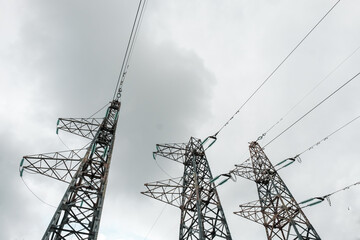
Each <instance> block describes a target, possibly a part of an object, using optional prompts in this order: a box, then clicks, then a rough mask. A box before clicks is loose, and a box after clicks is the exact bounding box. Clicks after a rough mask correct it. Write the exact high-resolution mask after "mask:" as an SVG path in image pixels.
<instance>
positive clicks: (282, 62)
mask: <svg viewBox="0 0 360 240" xmlns="http://www.w3.org/2000/svg"><path fill="white" fill-rule="evenodd" d="M339 2H340V0H338V1H337V2H336V3H335V4H334V5H333V6H332V7H331V8H330V9H329V10H328V11H327V12H326V14H325V15H324V16H323V17H322V18H321V19H320V20H319V21H318V22H317V23H316V24H315V26H314V27H313V28H312V29H311V30H310V31H309V32H308V33H307V34H306V35H305V37H304V38H302V39H301V41H300V42H299V43H298V44H297V45H296V46H295V47H294V48H293V50H292V51H291V52H290V53H289V54H288V55H287V56H286V57H285V58H284V59H283V60H282V61H281V62H280V64H279V65H278V66H277V67H276V68H275V69H274V70H273V71H272V72H271V73H270V75H269V76H268V77H267V78H266V79H265V80H264V81H263V82H262V83H261V84H260V86H259V87H258V88H257V89H256V90H255V91H254V92H253V93H252V94H251V95H250V97H249V98H248V99H247V100H246V101H245V102H244V103H243V104H242V105H241V106H240V108H239V109H238V110H237V111H236V112H235V113H234V114H233V115H232V116H231V117H230V119H229V120H228V121H227V122H226V123H225V124H224V125H223V126H222V127H221V128H220V129H219V130H218V131H217V132H216V133H215V134H214V135H213V136H215V137H216V136H217V135H218V134H219V133H220V132H221V131H222V130H223V129H224V127H226V126H227V125H228V124H229V122H230V121H231V120H232V119H233V118H234V117H235V115H237V114H238V113H239V112H240V110H241V109H242V108H243V107H244V106H245V105H246V104H247V103H248V102H249V101H250V99H251V98H252V97H253V96H254V95H255V94H256V93H257V92H258V91H259V90H260V88H262V86H263V85H264V84H265V83H266V82H267V81H268V80H269V79H270V78H271V77H272V76H273V75H274V74H275V72H276V71H277V70H278V69H279V68H280V67H281V66H282V65H283V64H284V62H285V61H286V60H287V59H288V58H289V57H290V56H291V55H292V54H293V52H295V50H296V49H297V48H298V47H299V46H300V45H301V44H302V43H303V42H304V41H305V39H306V38H307V37H308V36H309V35H310V34H311V33H312V32H313V31H314V30H315V28H316V27H317V26H318V25H319V24H320V23H321V22H322V21H323V20H324V19H325V17H326V16H327V15H328V14H329V13H330V12H331V11H332V10H333V9H334V8H335V7H336V5H337V4H338V3H339Z"/></svg>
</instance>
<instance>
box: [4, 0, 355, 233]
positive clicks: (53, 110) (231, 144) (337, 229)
mask: <svg viewBox="0 0 360 240" xmlns="http://www.w3.org/2000/svg"><path fill="white" fill-rule="evenodd" d="M335 2H336V1H325V0H318V1H311V0H304V1H285V0H271V1H265V0H256V1H246V0H240V1H235V0H225V1H221V2H220V1H214V0H210V1H199V0H197V1H190V0H183V1H175V0H167V1H160V0H149V1H148V3H147V6H146V11H145V14H144V18H143V21H142V25H141V28H140V31H139V35H138V38H137V40H136V45H135V48H134V52H133V55H132V58H131V62H130V68H129V71H128V75H127V78H126V82H125V85H124V89H123V90H124V92H123V96H122V106H121V110H120V118H119V123H118V124H119V125H118V129H117V136H116V144H115V147H114V153H113V157H112V163H111V169H110V175H109V182H108V188H107V193H106V198H105V204H104V208H103V214H102V220H101V225H100V232H99V238H98V239H99V240H142V239H148V240H165V239H176V238H178V231H179V221H180V210H179V209H177V208H175V207H172V206H167V205H166V204H164V203H162V202H158V201H156V200H154V199H151V198H148V197H146V196H143V195H141V194H140V192H141V191H144V190H145V187H144V185H143V184H144V183H146V182H153V181H156V180H163V179H167V178H169V176H168V175H170V176H172V177H180V176H181V175H182V169H183V168H182V167H183V166H181V165H180V164H178V163H174V162H170V161H169V160H167V159H161V158H159V159H158V160H157V162H155V161H154V160H153V158H152V152H153V151H155V145H156V144H157V143H173V142H178V143H185V142H188V140H189V138H190V137H191V136H193V137H197V138H201V139H204V138H206V137H207V136H209V135H213V134H214V133H215V132H216V131H217V130H219V128H220V127H221V126H222V125H223V124H224V123H225V122H226V121H227V120H228V119H229V118H230V117H231V116H232V114H233V113H234V112H235V111H236V110H237V109H238V108H239V107H240V106H241V104H242V103H243V102H244V101H245V100H246V99H247V98H248V97H249V96H250V95H251V94H252V93H253V92H254V90H255V89H256V88H257V87H258V86H259V85H260V84H261V83H262V82H263V81H264V80H265V79H266V77H267V76H268V75H269V74H270V73H271V72H272V71H273V70H274V69H275V68H276V66H277V65H278V64H279V63H280V62H281V61H282V60H283V59H284V58H285V56H286V55H287V54H288V53H289V52H290V51H291V50H292V49H293V48H294V47H295V45H296V44H297V43H299V41H300V40H301V39H302V38H303V37H304V36H305V35H306V34H307V33H308V31H309V30H310V29H311V28H312V27H313V26H314V25H315V24H316V23H317V22H318V20H319V19H320V18H321V17H322V16H323V15H324V14H325V13H326V12H327V11H328V10H329V9H330V8H331V7H332V6H333V5H334V4H335ZM137 4H138V2H137V1H130V0H126V1H125V0H123V1H115V0H108V1H101V2H100V1H93V0H90V1H89V0H87V1H83V0H77V1H74V0H72V1H70V0H63V1H45V0H33V1H26V0H13V1H5V0H0V9H1V10H0V92H1V94H0V121H1V122H0V123H1V124H0V136H1V138H0V141H1V142H0V151H1V153H2V155H1V158H0V162H1V165H2V167H1V169H0V190H1V198H0V211H1V213H2V214H1V216H0V226H1V231H0V239H10V240H17V239H18V240H23V239H40V238H41V237H42V235H43V233H44V231H45V230H46V228H47V226H48V224H49V222H50V219H51V218H52V216H53V213H54V211H55V209H54V208H53V207H51V206H49V205H47V204H44V203H43V202H41V201H40V200H38V199H37V198H36V197H35V196H34V195H33V194H32V193H31V192H30V191H29V190H28V189H27V188H26V186H25V184H24V183H23V181H22V180H21V178H20V176H19V171H18V168H19V163H20V160H21V158H22V156H24V155H30V154H36V153H45V152H55V151H60V150H66V148H67V147H69V148H71V149H76V148H79V147H81V146H82V144H84V141H83V140H82V139H79V137H77V136H72V135H67V134H66V133H63V132H59V136H57V135H56V134H55V132H56V131H55V130H56V121H57V118H59V117H88V116H90V115H92V114H93V113H94V112H96V111H97V110H98V109H100V108H101V107H102V106H103V105H105V104H106V103H107V102H109V101H111V98H112V96H113V92H114V91H115V85H116V81H117V77H118V74H119V71H120V67H121V63H122V58H123V55H124V52H125V48H126V43H127V40H128V36H129V34H130V30H131V26H132V21H133V19H134V15H135V12H136V8H137ZM359 5H360V3H359V1H356V0H349V1H340V3H339V4H338V5H337V6H336V8H335V9H334V10H333V11H332V12H331V13H330V14H329V15H328V16H327V17H326V18H325V20H324V21H323V22H322V23H321V24H320V25H319V26H318V27H317V28H316V29H315V30H314V31H313V32H312V33H311V34H310V35H309V37H308V38H307V39H306V40H305V41H304V42H303V44H302V45H301V46H300V47H299V48H298V49H297V50H296V51H295V52H294V53H293V54H292V56H291V57H290V58H289V59H288V60H287V61H286V62H285V63H284V64H283V65H282V66H281V68H280V69H279V70H278V71H277V72H276V73H275V74H274V75H273V77H272V78H270V80H269V81H268V82H267V83H266V84H265V85H264V86H263V87H262V88H261V89H260V90H259V91H258V92H257V94H256V95H255V96H254V97H253V98H252V99H251V101H249V102H248V103H247V104H246V105H245V107H244V108H243V109H242V110H241V112H239V114H237V115H236V117H235V118H234V119H233V120H232V121H231V122H230V123H229V125H228V126H226V127H225V128H224V129H223V130H222V131H221V132H220V134H219V135H218V141H217V142H216V143H215V144H214V145H213V146H212V147H211V148H209V149H208V150H207V152H206V154H207V158H208V161H209V164H210V166H211V171H212V173H213V175H214V176H217V175H219V174H221V173H224V172H227V171H229V170H230V169H232V168H233V167H234V164H239V163H241V162H243V161H244V160H245V159H246V158H247V157H248V156H249V151H248V143H249V142H251V141H254V140H256V139H257V137H258V136H260V135H261V134H262V133H264V132H265V131H266V130H267V129H269V128H270V127H271V126H273V124H275V123H276V122H277V121H278V120H279V119H280V118H282V117H283V116H284V115H285V114H286V113H287V112H288V111H289V109H291V108H292V107H293V106H294V105H295V104H296V103H298V102H299V100H300V99H302V97H303V96H304V95H306V94H307V93H308V92H309V91H310V90H312V89H313V88H314V87H315V86H316V85H317V84H318V83H319V82H321V81H323V80H324V79H325V80H324V81H323V82H322V84H321V85H319V87H317V88H316V89H315V90H314V91H313V92H312V93H311V94H310V95H309V96H308V97H307V98H306V99H305V100H304V101H302V102H301V104H299V105H298V106H297V107H296V108H295V109H294V110H293V111H291V112H290V113H289V114H288V115H287V116H286V117H284V118H283V120H282V121H281V122H280V123H279V124H278V125H276V126H275V127H274V128H273V129H272V130H271V131H270V132H268V134H267V135H266V137H265V138H264V139H263V140H262V141H260V142H259V143H260V145H265V144H266V143H268V142H269V141H270V140H271V139H273V138H274V137H275V136H277V135H278V134H279V133H280V132H282V131H283V130H284V129H286V128H287V127H288V126H290V125H291V124H292V123H293V122H295V121H296V120H297V119H298V118H299V117H301V116H302V115H303V114H304V113H306V112H307V111H308V110H310V109H311V108H312V107H314V106H315V105H316V104H317V103H319V102H320V101H321V100H323V99H324V98H325V97H327V96H328V95H329V94H331V93H332V92H333V91H334V90H335V89H337V88H338V87H339V86H341V85H342V84H343V83H345V82H346V81H347V80H349V79H350V78H351V77H353V76H354V75H355V74H357V73H358V72H359V70H360V69H359V61H360V50H359V51H357V49H358V48H359V46H360V32H359V29H360V15H359V14H358V9H359V7H360V6H359ZM359 90H360V77H358V78H356V79H354V80H353V81H352V82H351V83H349V84H348V85H346V86H345V87H344V88H343V89H341V90H340V91H339V92H338V93H336V94H335V95H333V96H332V97H331V98H330V99H329V100H327V101H326V102H324V103H323V104H322V105H321V106H319V107H318V108H317V109H316V110H314V111H313V112H311V113H310V114H309V115H308V116H306V117H305V118H304V119H302V120H301V121H300V122H299V123H297V124H296V125H294V126H293V127H292V128H290V129H289V130H288V131H287V132H286V133H284V134H283V135H281V136H280V137H279V138H278V139H276V140H275V141H274V142H272V143H271V144H270V145H269V146H267V147H266V149H265V153H266V154H267V156H268V158H269V159H270V161H271V162H272V163H273V164H276V163H278V162H280V161H281V160H283V159H286V158H288V157H293V156H295V155H296V154H298V153H300V152H302V151H303V150H305V149H307V148H308V147H310V146H311V145H313V144H315V143H316V142H317V141H319V140H320V139H322V138H324V137H325V136H327V135H328V134H330V133H331V132H333V131H335V130H336V129H338V128H339V127H340V126H342V125H343V124H345V123H346V122H348V121H350V120H351V119H353V118H355V117H357V116H358V115H359V114H360V112H359V100H360V97H359V94H358V92H359ZM104 114H105V113H104V112H101V113H100V114H99V115H97V116H98V117H101V116H102V115H104ZM359 127H360V120H358V121H355V122H353V123H352V124H350V125H349V126H347V127H346V128H344V129H343V130H341V131H339V132H338V133H336V134H335V135H333V136H332V137H330V138H329V139H328V140H327V141H325V142H323V143H321V144H320V145H318V146H316V147H315V148H314V149H313V150H311V151H308V152H306V153H304V154H303V155H302V163H298V162H296V163H294V164H292V165H291V166H289V167H287V168H285V169H283V170H281V171H280V173H279V174H280V176H281V177H282V179H283V180H284V182H285V183H286V185H287V187H288V188H289V189H290V191H291V192H292V194H293V196H294V197H295V199H297V201H298V202H300V201H303V200H306V199H308V198H311V197H315V196H322V195H325V194H327V193H331V192H333V191H336V190H338V189H341V188H343V187H345V186H347V185H350V184H352V183H355V182H358V181H359V180H360V179H359V176H360V163H359V157H360V152H359V147H358V143H359V140H358V137H359V135H360V128H359ZM61 140H62V141H63V142H64V143H65V144H66V146H64V144H63V143H62V141H61ZM23 180H24V181H25V182H26V184H27V185H28V186H29V187H30V189H31V190H32V191H33V192H34V193H35V194H36V195H37V196H38V197H39V198H40V199H41V200H42V201H44V202H46V203H48V204H50V205H54V206H57V205H58V203H59V201H60V199H61V198H62V196H63V193H64V191H65V189H66V187H67V186H66V184H64V183H60V182H56V181H55V180H53V179H50V178H46V177H44V176H37V175H31V174H24V177H23ZM218 192H219V195H220V199H221V202H222V206H223V208H224V211H225V215H226V218H227V221H228V224H229V228H230V232H231V234H232V237H233V239H264V238H265V237H266V235H265V230H264V227H263V226H261V225H258V224H256V223H253V222H251V221H249V220H246V219H243V218H241V217H239V216H236V215H234V214H233V212H235V211H237V210H238V209H239V208H238V206H239V205H240V204H243V203H247V202H250V201H253V200H257V191H256V186H255V184H254V183H253V182H250V181H248V180H245V179H238V180H237V181H236V182H231V181H229V182H227V183H226V184H224V185H222V186H220V187H218ZM331 203H332V204H331V206H329V205H328V204H327V203H326V202H323V203H322V204H319V205H316V206H313V207H309V208H306V209H304V212H305V214H306V216H307V217H308V219H309V220H310V222H311V223H312V225H313V226H314V228H315V229H316V231H317V232H318V233H319V235H320V236H321V237H322V238H323V239H350V240H359V239H360V234H359V231H358V229H359V227H360V187H359V185H357V186H355V187H353V188H351V189H349V190H346V191H342V192H339V193H338V194H336V195H333V196H332V197H331Z"/></svg>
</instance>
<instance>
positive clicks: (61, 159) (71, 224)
mask: <svg viewBox="0 0 360 240" xmlns="http://www.w3.org/2000/svg"><path fill="white" fill-rule="evenodd" d="M119 110H120V102H119V101H118V100H113V101H112V102H111V104H110V106H109V107H108V109H107V112H106V115H105V118H103V119H102V121H101V119H97V118H80V119H75V118H68V119H65V118H60V119H59V120H58V127H57V132H58V130H63V131H66V132H70V133H73V134H76V135H79V136H82V137H85V138H88V139H91V143H90V145H89V146H88V147H87V148H85V149H79V150H70V151H63V152H55V153H48V154H37V155H30V156H24V157H23V159H22V161H21V164H20V167H21V168H20V174H21V176H22V174H23V172H24V171H26V172H34V173H39V174H42V175H45V176H48V177H51V178H54V179H57V180H60V181H63V182H68V183H69V187H68V188H67V190H66V192H65V194H64V196H63V198H62V200H61V202H60V204H59V206H58V208H57V210H56V212H55V214H54V216H53V218H52V219H51V222H50V224H49V226H48V228H47V230H46V232H45V234H44V236H43V238H42V239H43V240H50V239H51V240H55V239H56V240H58V239H59V240H60V239H79V240H80V239H89V240H93V239H97V234H98V230H99V225H100V217H101V212H102V207H103V204H104V197H105V191H106V185H107V179H108V174H109V167H110V162H111V155H112V151H113V147H114V142H115V132H116V126H117V121H118V114H119ZM82 152H85V155H84V156H82V154H81V153H82Z"/></svg>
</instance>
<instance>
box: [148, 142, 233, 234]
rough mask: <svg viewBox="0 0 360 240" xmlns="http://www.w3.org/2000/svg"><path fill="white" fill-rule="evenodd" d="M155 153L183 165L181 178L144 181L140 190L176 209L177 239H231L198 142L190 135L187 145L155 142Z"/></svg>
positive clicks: (202, 150) (203, 152)
mask: <svg viewBox="0 0 360 240" xmlns="http://www.w3.org/2000/svg"><path fill="white" fill-rule="evenodd" d="M156 155H158V156H163V157H166V158H168V159H170V160H173V161H176V162H179V163H182V164H183V165H184V174H183V177H182V178H177V179H169V180H165V181H158V182H154V183H148V184H145V186H146V187H147V191H145V192H143V193H142V194H144V195H146V196H149V197H152V198H155V199H157V200H160V201H162V202H166V203H168V204H170V205H173V206H177V207H179V208H180V210H181V218H180V232H179V239H180V240H195V239H199V240H210V239H218V240H220V239H226V240H231V239H232V238H231V234H230V231H229V228H228V224H227V222H226V218H225V214H224V211H223V209H222V206H221V202H220V198H219V195H218V193H217V191H216V188H215V184H214V183H213V182H211V180H212V174H211V171H210V166H209V163H208V161H207V159H206V155H205V151H204V148H203V146H202V143H201V141H200V140H199V139H196V138H193V137H192V138H190V141H189V142H188V143H187V144H162V145H157V152H155V153H154V156H156Z"/></svg>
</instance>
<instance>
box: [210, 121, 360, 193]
mask: <svg viewBox="0 0 360 240" xmlns="http://www.w3.org/2000/svg"><path fill="white" fill-rule="evenodd" d="M359 118H360V115H359V116H357V117H355V118H354V119H352V120H351V121H349V122H347V123H345V124H344V125H342V126H341V127H339V128H338V129H336V130H335V131H333V132H331V133H330V134H329V135H327V136H326V137H324V138H322V139H321V140H320V141H318V142H316V143H315V144H313V145H311V146H310V147H309V148H307V149H305V150H304V151H302V152H301V153H299V154H297V155H296V156H295V157H291V158H287V159H285V160H283V161H281V162H279V163H277V164H276V165H274V167H278V166H281V167H279V168H277V169H276V171H280V170H281V169H283V168H285V167H288V166H289V165H291V164H293V163H294V162H295V161H296V160H297V161H298V162H300V163H301V161H302V160H301V158H300V156H301V155H302V154H304V153H305V152H307V151H311V150H312V149H314V147H316V146H318V145H320V144H321V143H322V142H324V141H326V140H328V139H329V138H330V137H331V136H332V135H334V134H335V133H337V132H339V131H341V130H342V129H344V128H345V127H346V126H348V125H350V124H351V123H353V122H355V121H356V120H357V119H359ZM247 161H250V158H247V159H246V160H245V161H244V163H245V162H247ZM237 166H238V165H235V169H233V170H230V171H229V172H228V173H223V174H220V175H218V176H216V177H215V178H213V179H212V180H211V182H215V181H216V180H217V179H219V178H220V177H225V178H224V179H223V180H222V181H221V182H219V183H218V184H217V185H216V186H220V185H222V184H224V183H226V182H227V181H228V180H229V179H232V180H233V181H234V182H236V179H237V177H236V175H235V174H234V172H236V167H237Z"/></svg>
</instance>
